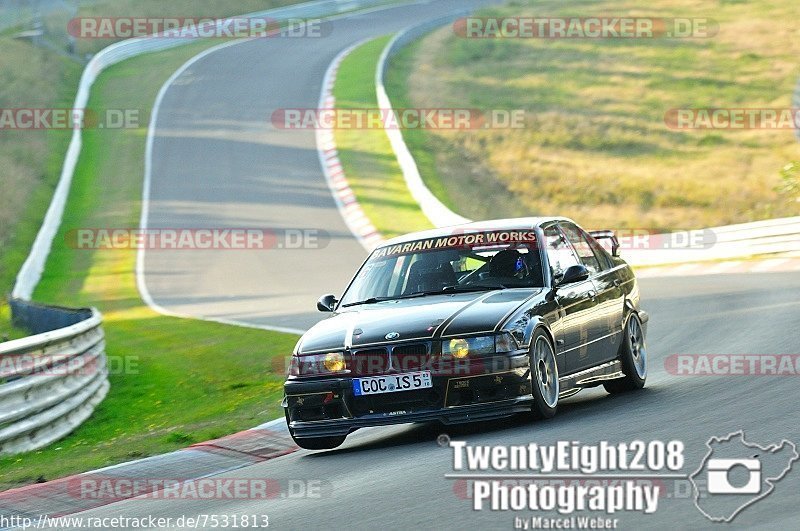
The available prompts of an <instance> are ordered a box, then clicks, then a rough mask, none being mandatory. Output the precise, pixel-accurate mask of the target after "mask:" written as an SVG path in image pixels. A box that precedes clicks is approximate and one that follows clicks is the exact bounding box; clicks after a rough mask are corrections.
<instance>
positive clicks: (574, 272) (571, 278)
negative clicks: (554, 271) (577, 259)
mask: <svg viewBox="0 0 800 531" xmlns="http://www.w3.org/2000/svg"><path fill="white" fill-rule="evenodd" d="M588 278H589V270H588V269H586V266H583V265H574V266H569V267H568V268H567V270H566V271H564V275H563V276H562V277H561V278H560V279H559V280H558V281H557V282H556V285H555V287H559V286H564V285H566V284H574V283H576V282H582V281H584V280H586V279H588Z"/></svg>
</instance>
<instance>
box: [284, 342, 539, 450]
mask: <svg viewBox="0 0 800 531" xmlns="http://www.w3.org/2000/svg"><path fill="white" fill-rule="evenodd" d="M486 361H487V360H484V363H483V365H484V366H485V367H486V371H485V372H482V373H480V374H468V375H464V374H452V375H448V374H437V373H435V372H433V373H432V383H433V387H432V388H429V389H420V390H415V391H403V392H398V393H384V394H380V395H368V396H355V394H354V393H353V387H352V382H353V377H337V378H324V379H316V380H301V379H290V380H287V382H286V384H285V385H284V390H285V397H284V403H283V405H284V408H285V409H286V418H287V422H288V424H289V430H290V432H291V433H292V435H293V436H295V437H297V438H308V437H330V436H341V435H347V434H348V433H350V432H352V431H355V430H357V429H359V428H366V427H371V426H387V425H392V424H404V423H409V422H431V421H438V422H441V423H443V424H458V423H465V422H475V421H481V420H489V419H496V418H502V417H507V416H510V415H513V414H514V413H520V412H525V411H530V404H531V402H532V401H533V396H532V395H531V387H530V374H529V370H530V369H529V360H528V354H527V352H515V353H514V354H512V355H503V356H502V357H501V356H498V357H495V358H493V359H492V360H488V363H487V362H486Z"/></svg>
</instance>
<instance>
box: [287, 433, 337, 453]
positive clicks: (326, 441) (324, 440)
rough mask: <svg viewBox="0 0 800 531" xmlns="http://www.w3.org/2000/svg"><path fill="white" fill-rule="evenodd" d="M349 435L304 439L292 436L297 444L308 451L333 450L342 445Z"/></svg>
mask: <svg viewBox="0 0 800 531" xmlns="http://www.w3.org/2000/svg"><path fill="white" fill-rule="evenodd" d="M346 438H347V435H340V436H338V437H303V438H296V437H295V436H294V435H292V439H293V440H294V442H295V444H296V445H297V446H299V447H300V448H305V449H306V450H332V449H334V448H337V447H339V446H341V445H342V443H343V442H344V440H345V439H346Z"/></svg>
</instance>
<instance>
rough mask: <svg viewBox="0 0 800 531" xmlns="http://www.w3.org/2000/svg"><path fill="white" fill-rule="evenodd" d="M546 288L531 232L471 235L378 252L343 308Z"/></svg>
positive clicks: (347, 294) (352, 287) (352, 286)
mask: <svg viewBox="0 0 800 531" xmlns="http://www.w3.org/2000/svg"><path fill="white" fill-rule="evenodd" d="M543 285H544V283H543V279H542V264H541V258H540V255H539V252H538V246H537V245H536V233H535V232H534V231H533V230H519V231H493V232H472V233H464V234H459V235H453V236H443V237H437V238H428V239H423V240H415V241H410V242H405V243H400V244H394V245H387V246H384V247H379V248H378V249H376V250H375V251H374V252H373V253H372V255H371V256H370V257H369V259H368V260H367V262H366V263H365V264H364V266H363V267H362V268H361V270H360V271H359V272H358V275H356V277H355V278H354V279H353V282H352V283H351V284H350V287H349V288H348V289H347V291H346V292H345V294H344V295H343V297H342V301H341V305H342V306H353V305H356V304H368V303H375V302H381V301H385V300H393V299H401V298H405V297H421V296H425V295H431V294H438V293H449V292H459V291H484V290H494V289H504V288H522V287H542V286H543Z"/></svg>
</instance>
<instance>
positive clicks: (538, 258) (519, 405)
mask: <svg viewBox="0 0 800 531" xmlns="http://www.w3.org/2000/svg"><path fill="white" fill-rule="evenodd" d="M603 240H605V242H604V243H607V244H608V245H607V246H604V245H601V243H600V242H601V241H603ZM607 247H610V250H609V249H607ZM317 306H318V308H319V310H320V311H323V312H329V313H330V316H329V317H328V318H327V319H324V320H322V321H321V322H320V323H318V324H317V325H315V326H314V327H313V328H311V329H310V330H309V331H308V332H306V334H305V335H303V337H302V338H301V339H300V341H299V342H298V344H297V347H296V348H295V352H294V353H293V355H292V360H291V366H290V369H289V374H288V376H287V379H286V383H285V385H284V389H285V397H284V402H283V406H284V409H285V412H286V421H287V423H288V426H289V432H290V433H291V435H292V437H293V438H294V439H295V441H296V442H297V444H298V445H299V446H301V447H303V448H308V449H327V448H335V447H336V446H339V445H340V444H342V442H344V440H345V437H346V436H347V435H348V434H349V433H350V432H352V431H354V430H356V429H358V428H362V427H367V426H381V425H387V424H397V423H406V422H427V421H439V422H442V423H445V424H453V423H462V422H475V421H481V420H486V419H495V418H499V417H504V416H509V415H513V414H515V413H519V412H531V414H533V415H534V416H535V417H536V418H541V419H544V418H550V417H552V416H553V415H555V413H556V410H557V408H558V403H559V400H560V399H563V398H566V397H568V396H572V395H573V394H575V393H577V392H579V391H580V390H581V389H584V388H587V387H594V386H598V385H603V386H604V387H605V389H606V390H607V391H608V392H610V393H619V392H624V391H631V390H635V389H640V388H642V387H643V386H644V383H645V378H646V377H647V354H646V349H645V334H646V331H647V321H648V316H647V313H646V312H644V311H643V310H642V308H641V307H640V303H639V288H638V285H637V281H636V278H635V277H634V274H633V271H632V270H631V268H630V267H629V266H628V264H626V263H625V261H624V260H622V259H621V258H620V257H619V256H618V242H617V240H616V238H615V236H614V234H613V232H611V231H598V232H593V233H588V232H586V231H584V230H583V229H581V228H580V227H579V226H578V225H577V224H575V223H574V222H573V221H571V220H569V219H566V218H520V219H506V220H494V221H481V222H477V223H470V224H466V225H459V226H454V227H447V228H443V229H435V230H430V231H424V232H418V233H414V234H409V235H406V236H402V237H399V238H395V239H393V240H391V241H388V242H386V243H385V244H383V245H381V246H380V247H378V248H377V249H375V250H374V251H373V252H372V254H371V255H370V256H369V257H368V258H367V260H366V261H365V262H364V264H363V265H362V266H361V268H360V269H359V271H358V272H357V273H356V275H355V277H354V278H353V280H352V281H351V282H350V285H349V286H348V288H347V289H346V291H345V292H344V294H343V295H342V296H341V298H337V297H336V296H334V295H326V296H324V297H322V298H321V299H320V300H319V302H318V303H317Z"/></svg>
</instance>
